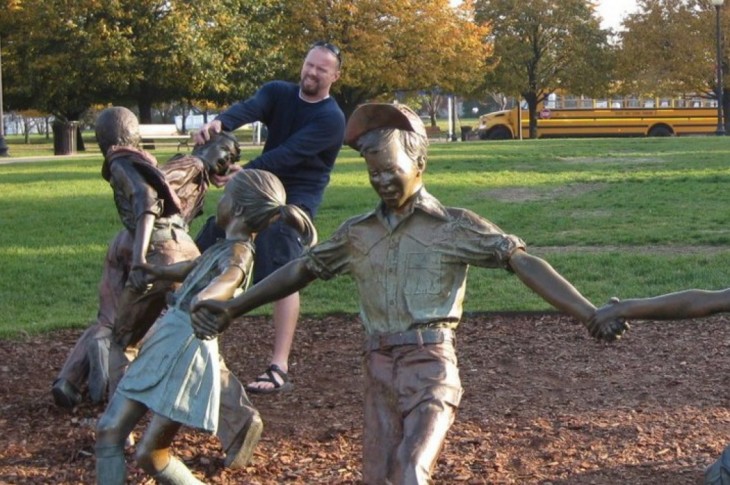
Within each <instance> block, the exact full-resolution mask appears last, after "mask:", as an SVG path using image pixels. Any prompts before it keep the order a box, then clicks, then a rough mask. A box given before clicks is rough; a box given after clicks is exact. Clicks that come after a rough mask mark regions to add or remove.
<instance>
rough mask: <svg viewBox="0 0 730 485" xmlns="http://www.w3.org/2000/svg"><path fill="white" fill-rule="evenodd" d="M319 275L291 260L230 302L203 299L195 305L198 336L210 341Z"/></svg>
mask: <svg viewBox="0 0 730 485" xmlns="http://www.w3.org/2000/svg"><path fill="white" fill-rule="evenodd" d="M315 279H316V276H315V275H314V274H313V273H312V272H311V271H309V269H307V266H306V260H305V259H304V258H299V259H295V260H294V261H290V262H289V263H287V264H286V265H285V266H283V267H281V268H279V269H278V270H276V271H275V272H274V273H272V274H271V275H269V276H267V277H266V278H264V279H263V280H261V281H260V282H258V283H257V284H255V285H254V286H252V287H251V288H249V289H248V290H247V291H245V292H243V293H241V294H240V295H238V296H237V297H236V298H233V299H231V300H228V301H216V300H203V301H200V302H198V303H196V304H195V306H194V307H193V309H192V311H191V315H190V316H191V319H192V324H193V329H194V331H195V335H196V336H197V337H198V338H201V339H210V338H214V337H215V336H217V335H218V334H219V333H221V332H223V331H224V330H225V329H226V328H228V326H229V325H230V324H231V322H232V321H233V319H235V318H237V317H239V316H241V315H244V314H246V313H248V312H250V311H251V310H253V309H255V308H258V307H260V306H261V305H265V304H266V303H271V302H272V301H277V300H280V299H282V298H284V297H285V296H288V295H291V294H292V293H294V292H296V291H299V290H300V289H302V288H304V287H305V286H307V285H308V284H309V283H311V282H312V281H314V280H315Z"/></svg>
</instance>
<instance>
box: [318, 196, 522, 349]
mask: <svg viewBox="0 0 730 485" xmlns="http://www.w3.org/2000/svg"><path fill="white" fill-rule="evenodd" d="M524 248H525V243H524V242H523V241H522V240H521V239H520V238H518V237H517V236H513V235H507V234H504V233H503V232H502V231H501V230H500V229H499V228H498V227H497V226H496V225H494V224H492V223H491V222H489V221H487V220H486V219H483V218H481V217H479V216H477V215H476V214H474V213H473V212H471V211H469V210H466V209H457V208H447V207H444V206H443V205H442V204H441V203H440V202H439V201H438V200H437V199H436V198H434V197H433V196H431V195H430V194H429V193H428V192H427V191H426V190H425V189H423V188H422V189H421V190H420V191H419V192H418V194H416V195H415V197H414V200H413V201H412V204H411V207H410V210H409V211H407V212H406V213H405V214H404V215H403V216H402V218H401V219H400V222H399V223H398V224H397V225H396V226H395V227H391V225H390V224H389V223H388V219H387V217H386V214H385V212H384V207H383V205H382V204H380V205H379V206H378V208H377V209H376V210H374V211H372V212H370V213H368V214H364V215H361V216H358V217H354V218H352V219H350V220H348V221H346V222H345V223H344V224H342V226H340V228H339V229H338V230H337V231H336V232H335V233H334V234H333V236H332V237H331V238H330V239H329V240H327V241H324V242H322V243H320V244H318V245H317V246H315V247H314V248H312V249H310V250H309V251H308V252H307V253H306V255H307V265H308V269H309V270H310V271H312V273H314V274H315V275H316V276H317V277H318V278H321V279H330V278H332V277H334V276H336V275H339V274H350V275H351V276H352V277H353V278H354V280H355V282H356V284H357V287H358V294H359V295H360V317H361V320H362V323H363V326H364V327H365V332H366V333H367V334H368V335H373V334H380V333H394V332H402V331H405V330H410V329H414V328H423V327H439V328H452V329H453V328H456V327H457V326H458V324H459V320H460V319H461V315H462V303H463V301H464V292H465V288H466V275H467V270H468V267H469V265H475V266H480V267H485V268H504V269H506V270H508V271H509V270H510V268H509V259H510V257H511V256H512V254H513V253H514V251H516V250H518V249H524Z"/></svg>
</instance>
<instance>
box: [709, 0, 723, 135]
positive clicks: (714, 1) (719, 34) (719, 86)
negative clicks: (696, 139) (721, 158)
mask: <svg viewBox="0 0 730 485" xmlns="http://www.w3.org/2000/svg"><path fill="white" fill-rule="evenodd" d="M724 3H725V0H712V4H713V5H714V6H715V14H716V15H715V17H716V28H715V37H716V38H717V39H716V40H717V131H716V134H717V135H724V134H725V115H724V114H723V94H724V91H725V86H724V85H723V80H722V30H721V28H720V8H721V7H722V5H723V4H724Z"/></svg>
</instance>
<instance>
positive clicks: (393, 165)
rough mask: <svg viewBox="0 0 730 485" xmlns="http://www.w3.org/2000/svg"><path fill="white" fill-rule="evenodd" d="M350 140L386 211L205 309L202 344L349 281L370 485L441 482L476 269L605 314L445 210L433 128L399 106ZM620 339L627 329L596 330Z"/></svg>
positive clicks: (495, 237) (545, 269)
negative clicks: (311, 289)
mask: <svg viewBox="0 0 730 485" xmlns="http://www.w3.org/2000/svg"><path fill="white" fill-rule="evenodd" d="M345 142H346V143H347V144H348V145H350V146H351V147H353V148H354V149H356V150H358V151H359V152H360V154H361V155H362V156H363V157H364V158H365V161H366V163H367V169H368V175H369V178H370V183H371V185H372V187H373V189H375V191H376V192H377V194H378V195H379V197H380V199H381V200H380V204H379V205H378V206H377V208H376V209H375V210H374V211H372V212H369V213H367V214H363V215H360V216H356V217H353V218H351V219H349V220H348V221H346V222H345V223H343V224H342V225H341V226H340V228H339V229H338V230H337V231H336V232H335V233H334V234H333V235H332V237H330V238H329V239H328V240H326V241H324V242H322V243H320V244H318V245H316V246H314V247H313V248H312V249H310V250H308V251H306V252H305V253H304V254H303V255H302V256H301V257H300V258H298V259H296V260H294V261H292V262H290V263H289V264H287V265H286V266H284V267H282V268H281V269H279V270H278V271H277V272H275V273H273V274H272V275H270V276H269V277H268V278H266V279H264V280H262V281H261V282H259V283H258V284H256V285H254V286H253V287H251V288H250V289H249V290H248V291H247V292H245V293H243V294H241V295H239V296H238V297H236V298H234V299H233V300H230V301H228V302H213V301H203V302H200V303H199V304H198V305H196V307H195V308H194V309H193V314H192V320H193V326H194V328H195V330H196V333H197V335H198V336H200V337H201V338H207V337H212V336H215V335H217V334H218V333H219V332H221V331H223V330H225V328H227V327H228V325H230V323H231V320H232V319H233V318H235V317H237V316H239V315H242V314H244V313H246V312H248V311H250V310H252V309H254V308H256V307H258V306H260V305H262V304H264V303H266V302H269V301H272V300H276V299H278V298H281V297H283V296H285V295H287V294H289V293H291V292H293V291H297V290H299V289H301V288H303V287H304V286H306V285H307V284H309V283H310V282H312V281H313V280H315V279H317V278H320V279H325V280H326V279H330V278H332V277H334V276H337V275H340V274H349V275H350V276H351V277H352V278H353V279H354V280H355V282H356V284H357V287H358V293H359V296H360V318H361V321H362V324H363V326H364V329H365V334H366V335H365V339H364V342H363V350H364V354H363V355H364V360H363V362H364V368H365V369H364V378H365V396H364V408H365V409H364V418H365V425H364V427H363V439H364V446H363V482H364V483H368V484H380V483H393V484H411V483H430V481H431V475H432V473H433V469H434V466H435V464H436V461H437V459H438V456H439V453H440V451H441V448H442V446H443V443H444V440H445V437H446V433H447V431H448V429H449V427H450V426H451V424H452V423H453V421H454V417H455V412H456V409H457V407H458V406H459V402H460V400H461V396H462V387H461V381H460V379H459V370H458V366H457V359H456V351H455V346H454V343H455V335H456V329H457V326H458V324H459V321H460V319H461V315H462V302H463V299H464V292H465V288H466V274H467V269H468V267H469V266H470V265H473V266H481V267H485V268H501V269H504V270H507V271H509V272H513V273H515V274H517V276H518V277H519V278H520V279H521V280H522V281H523V282H524V283H525V285H527V286H528V287H529V288H530V289H532V290H533V291H534V292H535V293H537V294H538V295H540V296H541V297H542V298H543V299H545V300H546V301H548V302H549V303H550V304H552V305H553V306H555V307H557V308H558V309H560V310H563V311H565V312H567V313H569V314H570V315H572V316H574V317H575V318H577V319H578V320H580V321H581V322H583V323H585V324H587V323H588V322H589V320H590V319H591V317H592V315H593V314H594V311H595V307H594V306H593V304H591V302H589V301H588V300H587V299H585V298H584V297H583V296H582V295H581V294H580V293H579V292H578V290H576V289H575V288H574V287H573V286H572V285H571V284H570V283H569V282H568V281H567V280H565V279H564V278H563V277H562V276H561V275H559V274H558V273H557V272H556V271H555V270H554V269H553V268H552V267H551V266H550V265H549V264H548V263H547V262H545V261H544V260H542V259H540V258H538V257H535V256H532V255H530V254H528V253H527V252H526V251H525V244H524V242H523V241H522V240H521V239H519V238H518V237H516V236H513V235H508V234H505V233H504V232H502V230H501V229H499V227H497V226H496V225H494V224H492V223H491V222H489V221H487V220H486V219H483V218H482V217H480V216H478V215H477V214H475V213H473V212H471V211H469V210H466V209H460V208H453V207H445V206H443V205H442V204H441V203H440V202H439V201H438V200H437V199H436V198H434V197H433V196H432V195H430V194H429V193H428V192H427V191H426V189H425V188H424V185H423V173H424V171H425V169H426V157H427V146H428V141H427V137H426V133H425V128H424V126H423V122H422V121H421V119H420V118H419V117H418V116H417V115H416V114H415V113H414V112H413V111H411V110H410V109H408V108H407V107H405V106H402V105H395V104H366V105H362V106H360V107H359V108H358V109H356V110H355V112H354V113H353V115H352V117H351V118H350V120H349V121H348V124H347V128H346V131H345ZM588 330H589V332H590V333H591V335H593V336H594V337H596V338H600V339H605V340H613V339H614V338H616V337H617V336H618V335H620V334H621V333H622V332H623V330H624V325H623V323H622V322H618V321H617V322H614V323H613V324H609V325H605V326H602V327H600V328H598V327H595V326H588Z"/></svg>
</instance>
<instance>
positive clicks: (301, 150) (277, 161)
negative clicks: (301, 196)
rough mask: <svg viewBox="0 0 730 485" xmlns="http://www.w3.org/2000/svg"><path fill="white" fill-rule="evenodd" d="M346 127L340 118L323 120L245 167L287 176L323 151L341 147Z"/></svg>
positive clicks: (293, 134) (292, 135)
mask: <svg viewBox="0 0 730 485" xmlns="http://www.w3.org/2000/svg"><path fill="white" fill-rule="evenodd" d="M343 126H344V125H343V124H342V123H340V122H339V121H338V119H337V118H333V117H329V118H328V117H326V116H320V117H319V118H317V119H315V120H313V121H312V122H310V123H309V124H308V125H306V126H304V127H302V128H301V129H299V130H297V131H296V132H294V133H292V134H291V135H290V136H289V137H288V138H287V139H286V141H284V142H283V143H281V144H280V145H279V146H277V147H276V148H273V149H271V150H269V151H267V152H265V153H262V154H261V155H259V156H258V157H256V158H254V159H253V160H251V161H250V162H248V163H247V164H246V167H247V168H258V169H262V170H268V171H269V172H273V173H275V174H276V173H280V174H286V173H288V172H290V171H291V170H294V169H296V168H297V167H298V166H299V165H301V164H302V163H303V162H304V161H306V160H311V159H313V158H317V157H318V156H319V155H320V154H321V153H322V150H323V149H325V148H327V147H334V146H340V145H341V144H342V137H343V130H344V128H343Z"/></svg>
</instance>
